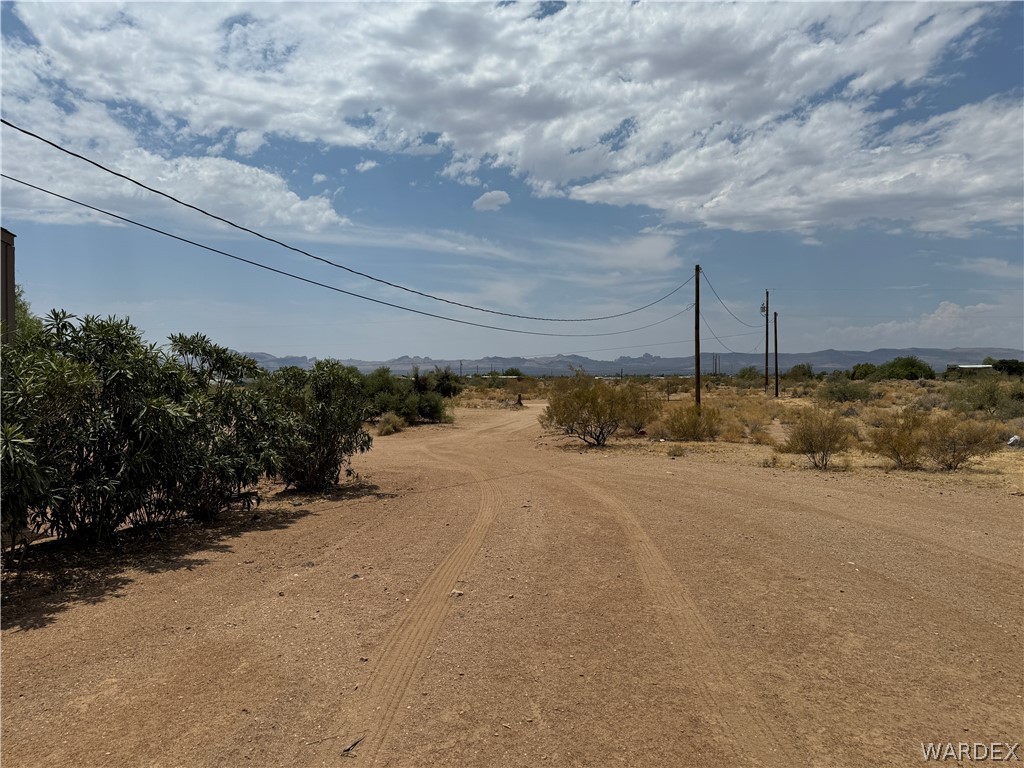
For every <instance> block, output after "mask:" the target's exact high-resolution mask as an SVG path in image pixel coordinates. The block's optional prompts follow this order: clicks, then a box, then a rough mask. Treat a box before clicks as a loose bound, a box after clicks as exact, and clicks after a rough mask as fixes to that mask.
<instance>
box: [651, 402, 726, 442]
mask: <svg viewBox="0 0 1024 768" xmlns="http://www.w3.org/2000/svg"><path fill="white" fill-rule="evenodd" d="M662 424H663V425H664V427H665V430H666V431H667V432H668V435H669V437H671V438H672V439H673V440H693V441H702V440H714V439H715V438H716V437H718V435H719V433H720V432H721V426H722V414H721V412H720V411H719V410H718V409H717V408H711V407H708V406H698V405H690V406H684V407H681V408H675V409H673V410H672V411H670V412H669V413H668V414H667V415H666V416H665V418H664V419H662Z"/></svg>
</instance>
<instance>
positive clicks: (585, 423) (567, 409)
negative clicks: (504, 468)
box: [540, 369, 623, 445]
mask: <svg viewBox="0 0 1024 768" xmlns="http://www.w3.org/2000/svg"><path fill="white" fill-rule="evenodd" d="M540 423H541V424H542V425H543V426H545V427H549V428H551V427H554V428H556V429H560V430H561V431H562V432H564V433H565V434H567V435H572V436H573V437H578V438H579V439H580V440H582V441H583V442H584V443H586V444H587V445H604V444H605V442H606V441H607V440H608V438H609V437H611V436H612V435H613V434H615V430H617V429H618V428H619V425H620V424H621V423H623V413H622V407H621V398H620V396H619V395H618V393H617V392H616V390H615V388H614V387H612V386H610V385H609V384H608V383H607V382H604V381H601V380H599V379H595V378H593V377H592V376H588V375H587V374H586V372H585V371H583V370H582V369H580V370H577V371H575V373H574V374H573V376H571V377H566V378H561V379H558V380H557V381H555V382H554V384H553V385H552V387H551V393H550V395H549V396H548V406H547V408H545V409H544V413H543V414H541V416H540Z"/></svg>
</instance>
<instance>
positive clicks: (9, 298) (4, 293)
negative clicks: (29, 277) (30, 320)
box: [0, 229, 18, 344]
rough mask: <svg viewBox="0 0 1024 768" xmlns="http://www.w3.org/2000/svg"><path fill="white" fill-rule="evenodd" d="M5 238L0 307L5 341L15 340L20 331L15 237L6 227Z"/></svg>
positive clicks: (0, 267)
mask: <svg viewBox="0 0 1024 768" xmlns="http://www.w3.org/2000/svg"><path fill="white" fill-rule="evenodd" d="M2 235H3V237H2V240H3V258H2V261H3V263H2V264H0V270H2V276H0V277H2V280H0V283H2V285H0V303H2V304H3V307H2V309H0V315H2V318H0V319H2V320H3V326H4V332H3V342H4V344H7V343H8V342H11V341H14V334H15V333H17V331H18V316H17V313H16V312H15V311H14V307H15V299H14V297H15V293H16V292H15V288H14V238H15V235H14V233H13V232H8V231H7V230H6V229H4V230H2Z"/></svg>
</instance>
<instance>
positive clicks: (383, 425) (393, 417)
mask: <svg viewBox="0 0 1024 768" xmlns="http://www.w3.org/2000/svg"><path fill="white" fill-rule="evenodd" d="M407 426H409V425H408V424H406V422H405V419H403V418H402V417H401V416H399V415H398V414H397V413H394V412H393V411H388V412H387V413H382V414H381V416H380V418H379V419H377V434H378V435H380V436H381V437H387V436H388V435H393V434H395V433H396V432H401V431H402V430H403V429H405V428H406V427H407Z"/></svg>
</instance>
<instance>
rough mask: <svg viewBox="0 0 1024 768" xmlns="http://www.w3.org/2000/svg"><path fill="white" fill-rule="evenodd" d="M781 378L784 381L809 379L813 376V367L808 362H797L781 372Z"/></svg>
mask: <svg viewBox="0 0 1024 768" xmlns="http://www.w3.org/2000/svg"><path fill="white" fill-rule="evenodd" d="M782 378H784V379H785V380H786V381H811V380H812V379H813V378H814V367H813V366H812V365H811V364H810V363H799V364H797V365H794V366H793V367H792V368H790V369H789V370H788V371H786V372H785V373H784V374H782Z"/></svg>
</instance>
